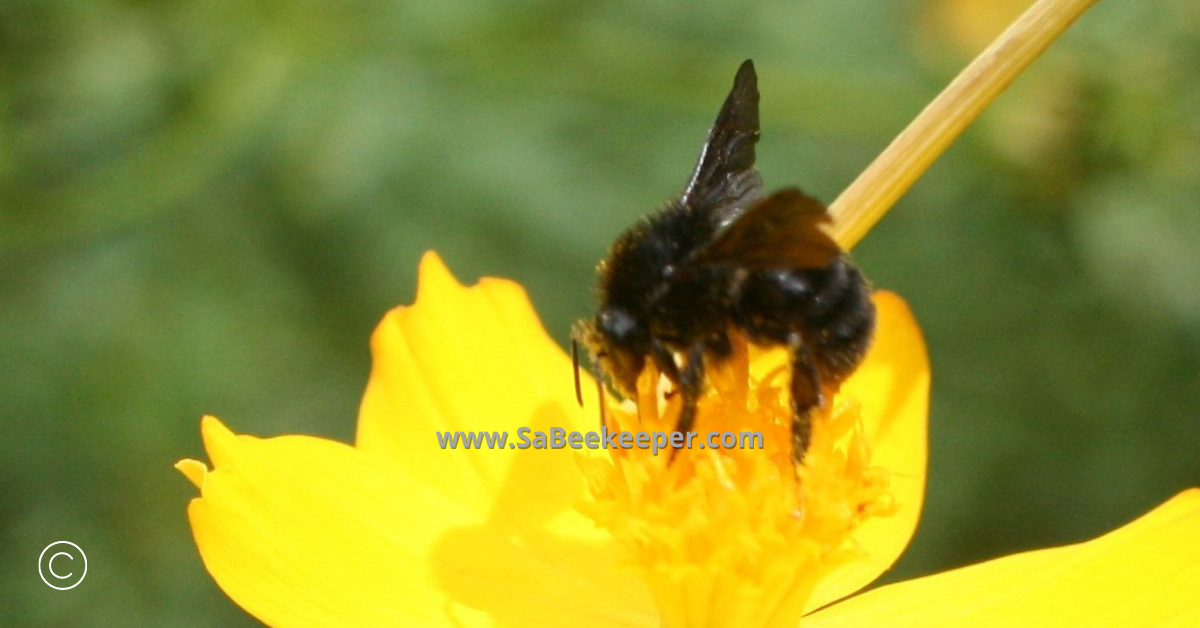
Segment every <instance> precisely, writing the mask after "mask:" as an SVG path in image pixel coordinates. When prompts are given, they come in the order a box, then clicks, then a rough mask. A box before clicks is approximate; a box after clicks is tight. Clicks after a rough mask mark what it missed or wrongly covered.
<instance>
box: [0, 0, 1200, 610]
mask: <svg viewBox="0 0 1200 628" xmlns="http://www.w3.org/2000/svg"><path fill="white" fill-rule="evenodd" d="M1024 4H1025V3H1024V2H1017V3H1013V2H1008V1H1004V0H994V1H991V0H927V1H917V0H911V1H898V2H879V1H878V0H807V1H805V2H715V1H700V2H696V1H692V2H657V3H642V2H634V1H630V0H626V1H617V2H607V3H598V2H553V1H549V0H543V1H537V0H527V1H521V2H509V3H505V2H498V1H487V0H476V1H473V2H468V1H461V0H456V1H449V2H448V1H445V0H418V1H403V0H394V1H390V2H389V1H384V0H360V1H342V2H331V1H326V2H306V3H288V2H278V1H276V2H262V1H260V2H250V1H246V0H205V1H203V2H201V1H198V0H175V1H163V2H138V1H134V0H126V1H116V0H108V1H102V2H70V1H64V0H5V1H4V2H3V3H0V212H2V213H0V421H2V424H0V427H2V429H3V436H2V437H0V624H3V625H4V626H16V627H23V626H95V625H114V626H129V625H152V626H182V627H187V626H215V625H221V626H254V625H257V624H256V622H254V621H253V620H252V619H250V618H248V617H247V616H245V615H244V614H243V613H242V612H241V611H240V610H239V609H237V607H236V606H234V605H233V604H232V603H231V602H229V601H228V600H227V599H226V598H225V597H224V596H223V595H222V594H221V593H220V591H219V590H218V589H217V587H216V586H215V585H214V584H213V582H212V581H211V580H210V578H209V577H208V576H207V574H206V573H205V571H204V569H203V566H202V565H201V563H200V560H199V557H198V555H197V553H196V550H195V547H194V545H193V543H192V539H191V535H190V531H189V529H188V527H187V522H186V517H185V507H186V504H187V501H188V499H189V498H191V497H192V496H193V495H194V494H195V490H194V489H193V487H192V486H191V485H190V484H188V483H187V482H186V481H185V480H184V479H183V478H182V477H181V476H180V475H179V474H178V473H176V472H175V471H173V470H172V469H171V464H172V463H173V462H174V461H175V460H176V459H178V458H180V457H184V456H197V455H200V454H201V453H202V449H201V445H200V441H199V434H198V419H199V417H200V415H201V414H202V413H212V414H216V415H219V416H221V417H222V418H223V419H225V420H226V421H227V422H228V423H229V425H230V426H232V427H233V428H234V429H236V430H238V431H241V432H247V433H253V434H262V435H270V434H279V433H288V432H302V433H312V434H320V435H326V436H330V437H335V438H339V439H343V440H349V439H351V438H352V435H353V430H354V420H355V415H356V411H357V404H358V400H359V396H360V394H361V392H362V389H363V386H364V384H365V381H366V377H367V369H368V366H369V356H368V352H367V340H368V336H369V334H370V333H371V330H372V327H373V326H374V324H375V323H376V322H377V321H378V320H379V318H380V317H381V316H382V315H383V314H384V312H386V311H387V310H388V309H389V308H391V307H393V306H395V305H398V304H403V303H407V302H409V301H410V300H411V299H412V296H413V291H414V280H415V274H416V264H417V260H418V258H419V256H420V254H421V253H422V251H425V250H427V249H436V250H438V251H439V252H440V253H441V254H442V255H443V256H444V257H445V259H446V260H447V262H448V263H449V265H450V267H451V268H452V269H453V270H454V271H455V272H456V273H457V274H458V276H459V277H460V278H462V279H464V280H470V281H473V280H474V279H476V278H478V277H479V276H482V275H495V276H504V277H511V278H514V279H517V280H519V281H520V282H521V283H523V284H524V285H525V286H527V287H528V289H529V292H530V294H531V296H532V298H533V301H534V303H535V304H536V305H537V307H538V309H539V311H540V312H541V313H542V315H543V317H544V320H545V322H546V325H547V327H548V328H549V329H550V331H551V332H552V333H553V334H554V335H555V337H556V338H558V339H559V340H560V341H565V340H566V338H567V330H568V329H569V325H570V323H571V321H572V320H574V319H576V318H579V317H581V316H584V315H585V314H586V313H587V312H588V311H589V308H590V307H591V305H592V303H591V299H592V293H591V284H592V268H593V265H594V264H595V262H596V261H597V260H598V259H599V258H600V257H601V256H602V255H603V254H604V251H605V247H606V245H607V244H608V243H609V241H610V240H611V239H612V238H613V237H614V236H615V235H616V234H617V233H618V232H619V231H620V230H621V229H622V228H623V227H624V226H626V225H627V224H629V223H630V222H632V221H633V220H634V219H635V218H637V217H638V216H640V215H641V214H643V213H646V212H647V211H649V210H651V209H653V208H655V207H656V206H657V205H658V204H660V203H661V202H662V201H664V200H666V199H667V198H668V197H669V196H671V195H672V194H674V193H676V192H678V191H679V189H680V187H681V186H682V185H683V183H684V181H685V179H686V177H687V175H688V173H689V170H690V168H691V166H692V164H693V161H694V159H695V157H696V154H697V151H698V149H699V147H700V144H701V142H702V141H703V138H704V134H705V132H706V130H707V128H708V125H709V124H710V123H711V121H712V118H713V116H714V115H715V113H716V111H717V109H718V107H719V106H720V104H721V101H722V99H723V98H724V96H725V93H726V91H727V90H728V87H729V84H730V81H731V80H732V76H733V72H734V70H735V69H736V68H737V65H738V63H739V62H740V61H741V60H742V59H744V58H747V57H752V58H754V59H755V61H756V63H757V65H758V69H759V74H760V81H761V83H760V84H761V91H762V108H763V111H762V120H763V127H764V135H763V141H762V142H761V144H760V151H759V163H760V168H761V170H762V172H763V174H764V176H765V178H766V180H767V182H768V187H782V186H784V185H789V184H799V185H801V186H802V187H804V188H805V189H806V190H808V191H810V192H812V193H815V194H816V195H818V196H820V197H821V198H824V199H826V200H832V199H833V197H835V196H836V194H837V193H838V192H839V191H840V190H841V189H842V188H844V187H845V186H846V185H847V184H848V183H849V182H850V181H851V180H852V179H853V178H854V176H855V175H856V174H857V173H858V172H859V171H860V170H861V169H862V168H863V167H865V166H866V164H867V163H869V161H870V160H871V159H872V158H873V157H874V155H875V154H877V153H878V151H879V150H880V149H882V148H883V146H885V145H886V144H887V142H888V141H889V140H890V139H891V138H892V136H893V135H894V134H895V133H896V132H898V131H899V130H900V129H901V128H902V127H903V126H904V124H905V123H906V122H907V121H908V120H909V119H910V118H911V117H912V116H913V115H914V114H915V113H916V112H917V111H919V109H920V108H921V107H922V106H923V104H924V103H925V102H926V101H927V100H928V99H930V98H931V97H932V96H933V95H935V94H936V93H937V91H938V90H939V89H940V88H941V87H942V86H943V85H944V84H945V83H946V82H947V81H948V80H949V79H950V78H951V77H952V76H953V75H954V73H955V72H957V70H958V69H959V68H960V67H962V66H963V65H965V63H966V62H967V61H968V60H969V59H970V57H971V56H972V55H973V54H974V53H975V52H976V51H978V50H979V49H981V48H982V47H983V45H984V44H985V43H986V42H987V41H988V40H989V39H990V38H991V37H992V36H993V35H995V34H996V33H998V32H999V30H1000V29H1001V28H1002V26H1003V25H1004V23H1005V22H1006V21H1007V20H1008V19H1010V18H1011V17H1012V16H1013V15H1015V13H1016V12H1017V11H1018V10H1019V9H1020V8H1021V7H1020V6H1017V5H1024ZM1198 206H1200V4H1198V3H1196V2H1195V1H1194V0H1163V1H1162V2H1155V3H1129V2H1116V1H1113V0H1110V1H1109V2H1108V3H1103V2H1102V3H1101V4H1100V5H1099V6H1098V7H1097V8H1096V9H1094V10H1093V11H1092V13H1091V14H1089V15H1087V16H1085V17H1084V19H1083V20H1082V21H1081V22H1080V23H1079V24H1077V25H1076V26H1075V27H1074V28H1073V29H1072V30H1071V31H1070V32H1069V33H1068V34H1067V36H1066V37H1065V38H1064V39H1063V40H1062V41H1061V42H1060V43H1059V44H1057V45H1056V46H1055V47H1054V48H1052V49H1051V51H1050V52H1049V54H1048V55H1047V56H1046V57H1044V58H1043V59H1042V60H1040V61H1039V62H1038V63H1037V64H1036V65H1035V66H1034V68H1033V69H1032V70H1031V71H1030V72H1029V73H1028V74H1027V75H1026V76H1024V77H1023V78H1021V79H1020V81H1019V82H1018V84H1017V85H1016V86H1014V88H1013V89H1011V90H1010V91H1009V93H1007V94H1006V95H1005V96H1004V97H1003V98H1002V99H1001V100H1000V101H999V102H998V103H997V104H996V105H995V106H994V107H993V108H992V109H991V110H990V111H988V112H987V113H986V114H985V115H984V118H983V119H982V120H981V121H980V122H979V123H978V124H976V125H975V126H974V127H972V129H971V130H969V131H968V133H967V134H966V135H965V136H964V137H963V138H962V139H961V140H960V141H959V142H958V144H957V145H956V146H955V147H954V148H953V149H952V150H951V151H950V152H949V153H948V154H947V155H946V156H945V157H943V158H942V159H941V160H940V161H939V162H938V164H937V165H936V166H935V167H934V168H933V169H932V170H931V171H930V172H929V173H928V175H927V176H926V177H925V178H924V179H923V180H922V181H921V182H920V183H919V184H918V185H917V186H916V187H915V188H914V189H913V190H912V191H911V192H910V193H909V194H908V195H907V197H905V198H904V199H903V200H902V201H901V202H900V204H899V205H898V206H897V207H896V209H895V210H894V211H893V212H892V213H891V214H889V215H888V216H887V217H886V219H885V220H884V221H883V222H882V223H881V224H880V225H879V226H878V227H877V228H876V229H875V230H874V231H873V232H872V233H871V234H870V235H869V236H868V238H867V239H866V240H865V241H864V242H863V243H862V244H861V245H860V246H859V247H858V248H857V249H856V250H855V255H856V257H857V259H858V260H859V262H860V264H861V266H862V267H863V268H864V269H865V271H866V272H867V273H868V275H869V276H870V277H872V278H873V280H874V281H875V283H876V284H877V285H879V286H881V287H886V288H890V289H894V290H896V291H899V292H900V293H902V294H903V295H905V296H906V297H907V298H908V299H909V301H910V303H911V304H912V307H913V308H914V309H915V311H916V313H917V315H918V317H919V319H920V321H921V322H922V325H923V328H924V331H925V333H926V336H927V339H928V342H929V349H930V353H931V355H932V360H933V367H934V388H933V402H932V416H931V452H930V458H931V463H930V475H929V487H928V488H929V490H928V501H927V504H926V508H925V515H924V518H923V521H922V526H921V529H920V531H919V532H918V534H917V536H916V539H915V540H914V542H913V544H912V547H911V551H909V552H908V553H907V554H906V555H905V557H904V558H903V559H902V561H901V562H900V564H899V565H898V566H897V567H896V569H895V570H894V572H893V573H892V574H891V575H890V576H888V577H889V578H891V579H895V578H901V577H912V576H916V575H920V574H925V573H930V572H932V571H935V570H941V569H946V568H950V567H954V566H958V565H964V564H967V563H970V562H974V561H979V560H983V559H987V558H990V557H995V556H998V555H1002V554H1006V553H1010V552H1014V551H1019V550H1025V549H1032V548H1038V547H1044V546H1049V545H1056V544H1062V543H1069V542H1074V541H1080V540H1084V539H1087V538H1090V537H1093V536H1095V535H1098V534H1101V533H1103V532H1104V531H1106V530H1109V529H1112V528H1114V527H1116V526H1118V525H1121V524H1123V523H1125V522H1127V521H1129V520H1130V519H1132V518H1134V517H1136V516H1138V515H1139V514H1142V513H1144V512H1146V511H1147V510H1149V509H1150V508H1152V507H1153V506H1154V505H1156V504H1158V503H1160V502H1162V501H1164V500H1165V499H1167V498H1168V497H1169V496H1171V495H1172V494H1174V493H1176V492H1178V491H1180V490H1181V489H1183V488H1185V487H1188V486H1195V485H1200V457H1198V456H1197V450H1198V447H1197V444H1198V443H1200V421H1197V414H1198V412H1197V407H1198V406H1200V270H1198V269H1200V213H1198V212H1197V209H1198ZM61 539H68V540H71V541H74V542H75V543H77V544H79V545H80V546H81V547H83V548H84V550H85V551H86V552H87V555H88V558H89V570H88V576H87V579H86V580H85V581H84V583H83V584H82V585H81V586H79V587H78V588H76V589H74V590H71V591H69V592H58V591H54V590H51V589H49V588H48V587H46V586H45V585H44V584H43V583H42V582H41V581H40V580H39V579H38V577H37V574H36V571H35V565H36V563H37V555H38V553H39V552H40V551H41V549H42V548H43V547H45V546H46V545H47V544H48V543H50V542H52V541H56V540H61ZM402 594H403V592H400V591H398V592H397V595H402Z"/></svg>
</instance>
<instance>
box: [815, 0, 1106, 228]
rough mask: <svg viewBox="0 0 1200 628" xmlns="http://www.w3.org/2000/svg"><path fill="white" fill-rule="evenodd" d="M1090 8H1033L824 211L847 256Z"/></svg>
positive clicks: (1046, 1) (1067, 2) (1084, 0)
mask: <svg viewBox="0 0 1200 628" xmlns="http://www.w3.org/2000/svg"><path fill="white" fill-rule="evenodd" d="M1097 1H1098V0H1039V1H1038V2H1037V3H1036V4H1034V5H1033V6H1032V7H1030V8H1029V9H1028V10H1027V11H1025V13H1024V14H1023V15H1021V17H1020V18H1018V19H1017V21H1016V22H1013V24H1012V25H1011V26H1009V27H1008V29H1007V30H1005V31H1004V32H1003V33H1002V34H1001V35H1000V36H999V37H997V38H996V40H995V41H993V42H992V44H991V45H990V46H988V47H987V49H985V50H984V51H983V52H982V53H980V55H979V56H978V57H976V58H975V60H974V61H972V62H971V65H969V66H967V67H966V69H964V70H963V71H962V72H961V73H959V75H958V76H957V77H955V79H954V81H953V82H951V83H950V85H949V86H947V87H946V89H945V90H943V91H942V93H941V94H939V95H938V97H937V98H935V99H934V101H933V102H931V103H929V106H927V107H925V110H924V111H922V112H921V114H920V115H918V116H917V117H916V119H915V120H913V121H912V123H911V124H909V125H908V128H906V129H904V131H903V132H901V133H900V135H899V136H897V137H896V139H895V140H892V143H891V144H890V145H889V146H888V147H887V148H886V149H885V150H884V151H883V152H882V153H881V154H880V155H879V157H877V158H876V159H875V161H874V162H873V163H871V165H870V166H869V167H868V168H867V169H866V170H864V171H863V173H862V174H861V175H859V176H858V178H857V179H855V180H854V183H851V184H850V187H848V188H846V190H845V191H844V192H842V194H841V196H839V197H838V198H837V200H835V201H834V202H833V204H832V205H830V207H829V211H830V214H832V216H833V221H834V222H833V226H832V232H833V236H834V238H835V239H836V240H837V241H838V243H839V244H840V245H841V246H842V248H844V249H847V250H848V249H850V248H851V247H853V246H854V245H855V244H857V243H858V241H859V240H861V239H862V237H863V236H864V235H866V233H867V231H868V230H870V229H871V227H872V226H873V225H874V224H875V223H876V222H878V221H879V219H880V218H882V217H883V215H884V214H885V213H887V211H888V209H890V208H891V206H892V205H893V204H894V203H895V202H896V201H897V200H898V199H899V198H900V197H901V196H903V195H904V193H905V192H907V191H908V188H909V187H911V186H912V184H913V183H914V182H915V181H916V180H917V178H918V177H920V176H921V174H923V173H924V172H925V169H926V168H928V167H929V165H930V164H931V163H933V161H934V160H935V159H937V158H938V156H939V155H941V154H942V151H944V150H946V148H947V147H948V146H950V143H951V142H953V141H954V139H955V138H956V137H958V134H959V133H962V131H963V129H965V128H966V127H967V125H968V124H970V123H971V122H972V121H974V120H975V118H976V117H978V116H979V114H980V113H981V112H982V111H983V110H984V109H985V108H986V107H987V106H988V105H989V104H991V102H992V101H993V100H995V98H996V96H998V95H1000V92H1002V91H1004V89H1005V88H1007V87H1008V86H1009V85H1010V84H1011V83H1012V82H1013V80H1015V79H1016V78H1017V76H1019V75H1020V74H1021V72H1024V71H1025V68H1027V67H1029V64H1031V63H1033V60H1034V59H1037V58H1038V56H1039V55H1041V54H1042V52H1043V51H1045V50H1046V48H1048V47H1049V46H1050V44H1051V43H1053V42H1054V40H1055V39H1058V36H1059V35H1061V34H1062V33H1063V31H1065V30H1067V28H1068V27H1069V26H1070V25H1071V24H1072V23H1073V22H1074V21H1075V20H1076V19H1077V18H1078V17H1079V16H1080V15H1083V13H1084V11H1087V10H1088V9H1089V8H1090V7H1091V6H1092V5H1093V4H1095V3H1096V2H1097Z"/></svg>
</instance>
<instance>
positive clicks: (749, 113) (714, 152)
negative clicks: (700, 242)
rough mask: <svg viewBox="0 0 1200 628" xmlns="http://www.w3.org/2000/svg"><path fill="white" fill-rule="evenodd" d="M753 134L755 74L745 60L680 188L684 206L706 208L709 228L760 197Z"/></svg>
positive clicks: (755, 123) (755, 134)
mask: <svg viewBox="0 0 1200 628" xmlns="http://www.w3.org/2000/svg"><path fill="white" fill-rule="evenodd" d="M758 136H759V127H758V75H757V74H755V72H754V63H753V62H752V61H750V60H749V59H747V60H746V61H745V62H744V63H742V66H741V67H740V68H738V72H737V76H736V77H735V78H734V79H733V89H732V90H730V92H729V96H727V97H726V98H725V104H724V105H723V106H722V107H721V112H720V113H719V114H717V121H716V122H714V123H713V126H712V128H711V129H709V131H708V141H706V142H705V143H704V148H703V149H701V151H700V159H699V160H698V161H697V162H696V167H695V169H693V170H692V178H691V179H690V180H689V181H688V184H687V187H686V188H684V191H683V197H682V199H681V200H682V203H683V205H684V206H685V207H688V208H690V209H692V210H694V211H707V212H711V214H712V215H711V218H712V221H713V226H714V227H719V226H721V225H724V224H726V223H728V222H731V221H733V220H735V219H736V218H737V216H738V215H739V214H741V212H743V211H745V209H746V207H748V206H749V205H750V204H751V203H753V202H754V201H755V200H757V199H758V198H760V197H762V177H760V176H759V174H758V171H757V170H755V168H754V144H755V143H757V142H758Z"/></svg>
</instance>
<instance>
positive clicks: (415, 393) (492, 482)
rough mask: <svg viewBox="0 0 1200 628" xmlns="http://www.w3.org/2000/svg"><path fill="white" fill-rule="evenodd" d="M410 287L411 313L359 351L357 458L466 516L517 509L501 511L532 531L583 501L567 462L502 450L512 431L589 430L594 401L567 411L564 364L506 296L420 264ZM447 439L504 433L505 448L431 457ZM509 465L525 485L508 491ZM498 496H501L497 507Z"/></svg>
mask: <svg viewBox="0 0 1200 628" xmlns="http://www.w3.org/2000/svg"><path fill="white" fill-rule="evenodd" d="M419 285H420V287H419V289H418V292H417V300H416V303H415V304H414V305H412V306H410V307H400V308H396V309H395V310H393V311H392V312H390V313H389V314H388V315H387V316H386V317H385V318H384V320H383V321H382V322H381V323H380V324H379V327H378V328H377V329H376V330H375V334H374V336H373V337H372V339H371V349H372V355H373V363H372V368H371V378H370V382H369V383H368V385H367V391H366V395H365V397H364V399H363V403H362V407H361V410H360V413H359V421H358V435H357V447H358V448H359V449H361V450H362V451H364V452H368V453H370V454H373V455H378V456H381V457H386V458H388V459H389V460H391V461H392V462H393V463H394V464H398V465H402V466H403V467H405V468H406V469H407V470H408V471H409V472H410V473H411V474H412V475H413V477H414V478H415V479H416V480H418V481H420V482H422V483H423V484H425V485H427V486H432V487H435V488H436V489H438V490H440V491H441V492H443V493H444V494H446V495H450V496H453V497H454V499H455V500H457V501H459V502H460V503H464V504H468V505H469V506H470V507H471V508H472V509H473V510H474V511H475V512H478V513H486V512H488V511H489V510H490V509H491V507H492V505H493V504H494V503H495V502H496V501H497V499H498V498H499V499H516V500H519V501H520V503H519V504H518V503H512V504H511V505H512V507H513V508H515V509H518V510H521V511H522V512H523V514H525V515H528V516H530V517H532V518H533V519H538V520H540V519H545V518H546V517H548V516H550V515H552V514H553V513H556V512H559V511H561V510H562V509H564V508H566V507H568V506H569V504H570V503H571V502H572V501H573V500H574V499H577V498H578V497H579V496H580V495H581V494H582V489H583V486H582V483H581V481H580V479H579V473H578V471H577V468H576V466H575V461H574V457H573V455H572V450H570V449H559V450H540V451H536V452H534V451H533V450H525V452H522V451H521V450H515V451H514V450H512V449H510V448H511V447H512V445H513V444H514V443H515V441H516V436H517V435H516V432H517V430H518V428H521V427H530V428H532V429H534V430H542V431H545V432H547V433H548V432H549V431H550V430H551V429H552V428H561V429H564V430H567V431H570V430H596V429H598V428H599V411H598V410H597V409H596V407H595V405H594V403H592V402H593V400H594V398H595V395H594V394H592V395H585V397H589V398H590V399H589V400H588V401H589V404H590V405H589V407H586V408H582V409H581V408H580V407H579V406H578V404H577V402H576V400H575V392H574V390H575V389H574V379H573V377H574V375H573V370H572V364H571V360H570V358H569V357H568V356H567V355H566V354H565V353H564V352H563V351H562V349H560V348H559V347H558V346H557V345H556V344H555V343H554V341H553V340H551V339H550V337H549V336H548V335H547V334H546V332H545V330H544V329H543V328H542V326H541V323H540V322H539V320H538V318H537V314H536V313H535V312H534V310H533V307H532V306H531V305H530V303H529V300H528V298H527V297H526V295H525V292H524V290H522V289H521V287H520V286H518V285H517V284H515V283H513V282H510V281H505V280H500V279H490V278H489V279H483V280H481V281H480V282H479V283H478V284H477V285H475V286H473V287H470V288H466V287H463V286H462V285H460V284H459V283H458V281H457V280H455V279H454V277H453V276H452V275H451V274H450V272H449V271H448V270H447V269H446V267H445V265H444V264H443V263H442V261H441V260H440V259H439V258H438V257H437V256H436V255H435V254H433V253H429V254H426V256H425V257H424V258H423V259H422V260H421V269H420V281H419ZM589 388H590V389H591V390H594V385H592V386H590V387H589ZM451 430H469V431H488V432H503V431H508V432H509V441H508V443H507V445H506V448H504V449H500V450H488V449H464V448H462V447H460V448H458V449H445V450H444V449H441V448H440V447H439V445H438V441H437V437H436V432H438V431H451ZM523 453H534V454H535V455H531V456H525V455H523ZM518 459H521V460H524V463H523V464H524V465H525V468H524V470H523V471H522V472H523V473H525V474H527V478H526V479H530V480H532V481H531V482H515V483H514V482H513V481H509V480H511V479H512V478H509V475H510V472H511V471H512V470H513V465H514V463H515V461H516V460H518ZM505 488H508V489H510V490H511V491H512V492H511V493H510V494H508V495H501V490H502V489H505Z"/></svg>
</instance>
